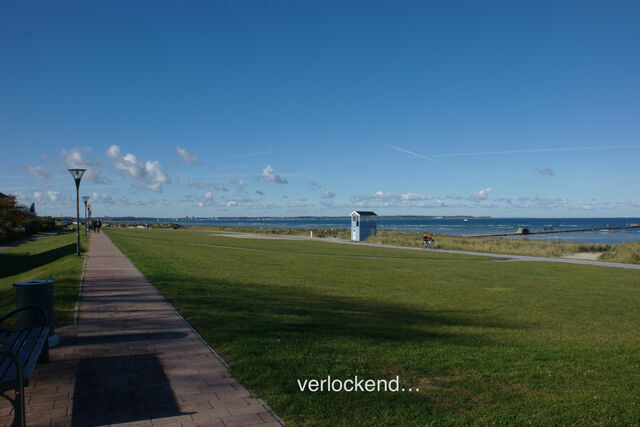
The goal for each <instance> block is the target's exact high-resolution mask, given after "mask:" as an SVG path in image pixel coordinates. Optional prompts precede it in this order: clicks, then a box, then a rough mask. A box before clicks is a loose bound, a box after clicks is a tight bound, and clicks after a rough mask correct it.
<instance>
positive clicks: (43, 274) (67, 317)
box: [0, 233, 86, 327]
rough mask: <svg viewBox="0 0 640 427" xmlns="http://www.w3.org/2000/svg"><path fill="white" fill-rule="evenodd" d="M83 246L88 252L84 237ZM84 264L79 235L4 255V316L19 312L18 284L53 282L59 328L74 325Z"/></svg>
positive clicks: (0, 283)
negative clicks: (16, 293) (17, 310)
mask: <svg viewBox="0 0 640 427" xmlns="http://www.w3.org/2000/svg"><path fill="white" fill-rule="evenodd" d="M81 236H82V234H81ZM81 245H82V249H83V251H84V248H85V247H86V242H85V240H84V236H82V240H81ZM83 261H84V257H78V256H77V255H76V234H75V233H65V234H59V235H56V236H49V237H45V238H42V239H38V240H35V241H33V242H28V243H23V244H21V245H19V246H16V247H14V248H11V249H8V250H6V251H3V252H0V312H1V313H2V314H4V313H7V312H8V311H10V310H12V309H14V308H16V296H15V289H14V287H13V284H14V283H16V282H22V281H27V280H44V279H49V280H54V281H55V284H54V288H53V289H54V302H55V304H54V310H55V311H54V317H55V324H56V326H57V327H60V326H63V325H68V324H70V323H72V322H73V316H74V311H75V306H76V303H77V302H78V298H79V294H78V290H79V285H80V277H81V275H82V265H83Z"/></svg>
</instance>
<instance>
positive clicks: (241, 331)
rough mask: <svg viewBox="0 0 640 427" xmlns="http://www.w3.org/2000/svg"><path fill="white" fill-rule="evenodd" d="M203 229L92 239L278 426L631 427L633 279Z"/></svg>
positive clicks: (636, 379) (639, 383) (630, 274)
mask: <svg viewBox="0 0 640 427" xmlns="http://www.w3.org/2000/svg"><path fill="white" fill-rule="evenodd" d="M209 231H210V230H208V229H207V230H204V229H199V230H198V229H191V228H189V229H181V230H130V229H110V230H107V231H106V232H107V233H108V235H109V237H110V238H111V239H112V240H113V242H114V243H115V244H116V245H117V246H119V247H120V248H121V249H122V250H123V252H124V253H125V254H126V255H127V256H128V257H129V258H130V259H131V260H132V261H133V263H134V264H135V265H136V266H137V267H138V268H139V269H140V270H141V271H142V273H143V274H144V275H145V277H146V278H147V279H148V280H149V281H150V282H151V283H153V285H154V286H156V287H157V288H158V289H159V291H160V292H161V293H162V294H163V295H164V296H165V297H166V298H167V299H168V301H169V302H170V303H171V304H173V306H174V307H176V309H177V310H178V311H179V312H180V314H182V315H183V316H184V317H185V318H186V319H187V320H188V321H189V322H190V323H191V325H193V326H194V327H195V328H196V330H197V331H198V332H199V333H200V334H201V335H202V336H203V337H204V339H206V341H207V342H208V343H209V344H210V345H211V346H212V347H213V348H215V349H216V351H218V352H219V353H220V354H221V355H222V356H223V357H224V358H225V360H226V361H227V362H228V363H229V364H230V366H231V371H232V374H233V375H234V376H235V377H236V378H237V379H238V380H239V381H241V382H242V383H243V384H245V385H246V386H247V387H248V388H250V389H251V390H253V392H255V394H256V395H257V396H258V397H261V398H263V399H265V400H266V401H267V403H268V404H269V405H270V406H271V407H272V408H273V409H274V410H275V411H276V412H277V413H278V414H279V415H280V416H282V417H283V418H284V419H285V420H286V421H287V422H288V423H289V424H291V425H345V424H350V425H353V424H361V425H373V424H375V425H425V424H429V425H466V424H480V425H484V424H510V425H518V424H534V425H569V424H581V425H594V424H597V425H600V424H603V425H634V424H637V421H638V419H640V403H639V402H638V400H637V398H636V397H637V396H638V395H639V394H640V371H639V370H638V369H637V367H638V365H639V364H640V342H639V341H638V339H637V331H638V330H640V288H639V287H638V283H639V282H638V272H637V271H634V270H623V269H613V268H605V267H596V266H585V265H567V264H557V263H545V262H504V261H502V260H500V259H499V258H491V257H479V256H463V255H456V254H450V253H438V252H435V251H407V250H402V249H391V248H379V247H367V246H353V245H340V244H331V243H326V242H323V243H321V242H319V241H301V240H282V239H239V238H232V237H230V236H223V235H212V233H210V232H209ZM328 376H330V377H331V378H333V379H336V378H337V379H343V380H344V379H349V378H354V376H358V377H359V378H365V379H376V380H377V379H386V380H391V379H395V378H396V377H398V378H399V382H400V387H401V388H404V389H405V391H400V392H395V393H394V392H390V391H387V392H384V391H382V392H351V393H349V392H344V391H343V392H327V391H324V392H315V393H314V392H309V391H301V390H300V388H299V386H298V383H297V381H298V380H300V381H301V382H304V381H305V380H311V379H318V380H322V379H326V378H327V377H328ZM409 388H411V389H412V391H411V392H409V391H408V389H409Z"/></svg>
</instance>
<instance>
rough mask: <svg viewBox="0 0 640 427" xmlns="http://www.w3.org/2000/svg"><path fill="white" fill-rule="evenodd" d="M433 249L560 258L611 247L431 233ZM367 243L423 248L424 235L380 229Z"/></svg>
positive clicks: (603, 250) (596, 251)
mask: <svg viewBox="0 0 640 427" xmlns="http://www.w3.org/2000/svg"><path fill="white" fill-rule="evenodd" d="M431 236H433V239H434V248H436V249H451V250H461V251H472V252H489V253H496V254H513V255H529V256H542V257H559V256H565V255H570V254H575V253H584V252H595V253H598V252H606V251H609V250H610V249H611V246H612V245H605V244H593V243H579V242H553V241H548V240H536V239H525V238H522V237H519V238H515V239H510V238H503V237H462V236H450V235H446V234H431ZM367 242H368V243H382V244H385V245H394V246H415V247H418V246H421V245H422V234H420V233H409V232H405V231H395V230H378V233H377V236H376V237H370V238H368V239H367Z"/></svg>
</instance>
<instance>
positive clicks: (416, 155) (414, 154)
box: [389, 145, 435, 162]
mask: <svg viewBox="0 0 640 427" xmlns="http://www.w3.org/2000/svg"><path fill="white" fill-rule="evenodd" d="M389 147H391V148H393V149H394V150H398V151H402V152H403V153H407V154H411V155H412V156H415V157H420V158H421V159H425V160H429V161H432V162H435V160H433V159H432V158H431V157H427V156H423V155H422V154H418V153H414V152H413V151H409V150H406V149H404V148H400V147H396V146H395V145H390V146H389Z"/></svg>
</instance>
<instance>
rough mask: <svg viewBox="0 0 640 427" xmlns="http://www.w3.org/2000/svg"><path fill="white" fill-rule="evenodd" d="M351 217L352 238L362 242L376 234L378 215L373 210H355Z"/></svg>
mask: <svg viewBox="0 0 640 427" xmlns="http://www.w3.org/2000/svg"><path fill="white" fill-rule="evenodd" d="M349 216H350V217H351V240H353V241H354V242H361V241H363V240H364V239H366V238H367V237H369V236H375V235H376V216H378V215H376V214H375V212H371V211H353V212H351V214H350V215H349Z"/></svg>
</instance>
